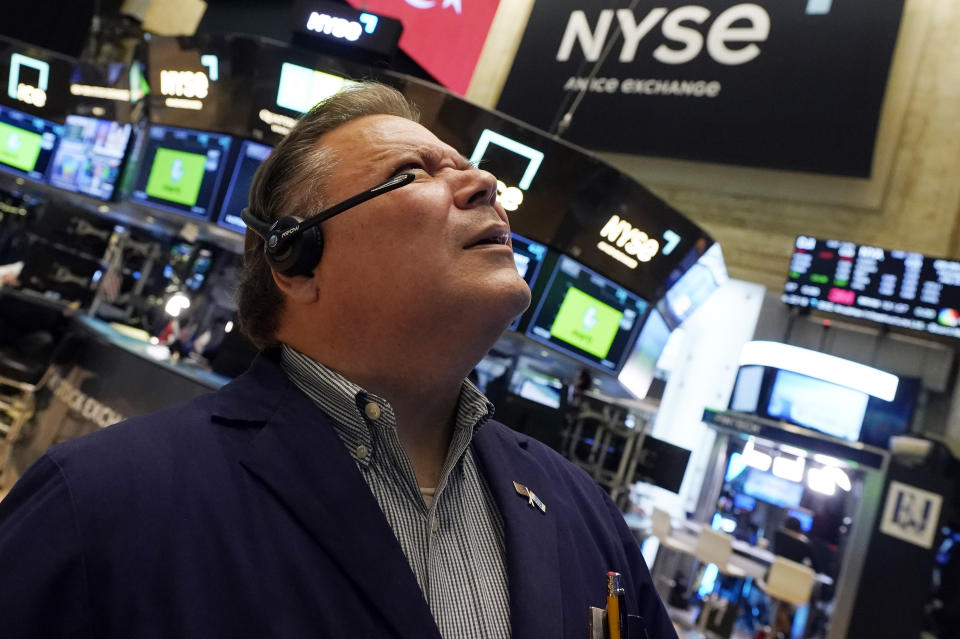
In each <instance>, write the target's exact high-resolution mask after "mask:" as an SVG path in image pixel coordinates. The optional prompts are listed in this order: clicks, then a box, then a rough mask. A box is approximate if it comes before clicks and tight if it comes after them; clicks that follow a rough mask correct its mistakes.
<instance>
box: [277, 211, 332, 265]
mask: <svg viewBox="0 0 960 639" xmlns="http://www.w3.org/2000/svg"><path fill="white" fill-rule="evenodd" d="M301 222H302V220H301V219H299V218H296V217H281V218H279V219H278V220H277V221H276V222H274V223H273V226H271V227H270V233H269V234H267V238H266V241H265V242H264V245H263V252H264V255H265V256H266V259H267V264H269V265H270V268H272V269H273V270H275V271H277V272H278V273H280V274H282V275H287V276H291V277H293V276H297V275H302V276H304V277H313V270H314V269H315V268H317V264H319V263H320V257H321V256H322V255H323V231H322V230H321V229H320V226H319V225H316V226H311V227H309V228H306V229H303V230H302V231H297V232H294V233H291V234H290V235H289V236H288V237H286V238H285V237H284V236H283V234H284V233H285V232H286V231H289V230H290V229H296V228H298V227H299V226H300V223H301Z"/></svg>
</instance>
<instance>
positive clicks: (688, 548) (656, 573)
mask: <svg viewBox="0 0 960 639" xmlns="http://www.w3.org/2000/svg"><path fill="white" fill-rule="evenodd" d="M650 520H651V534H652V536H654V537H656V538H657V541H659V542H660V550H659V551H657V557H656V559H654V560H653V565H652V566H651V567H650V575H651V577H653V581H654V584H655V585H657V586H658V590H659V591H660V596H661V598H663V600H664V601H668V600H669V592H670V591H671V589H673V587H674V586H675V585H676V581H675V578H671V577H670V576H669V575H670V573H671V572H673V570H672V568H678V567H679V562H680V559H677V561H675V562H673V563H674V565H673V566H672V568H671V567H668V568H667V572H666V574H661V573H663V572H664V563H665V562H664V559H665V558H664V554H663V553H664V551H675V552H678V553H681V554H682V555H689V556H691V557H693V556H695V555H696V548H694V547H693V546H692V545H691V544H688V543H686V542H683V541H680V540H679V539H677V538H675V537H674V536H673V535H671V526H670V513H668V512H667V511H665V510H663V509H660V508H656V507H654V509H653V512H652V513H651V514H650ZM688 583H689V582H688Z"/></svg>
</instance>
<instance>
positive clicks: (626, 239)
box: [600, 215, 660, 262]
mask: <svg viewBox="0 0 960 639" xmlns="http://www.w3.org/2000/svg"><path fill="white" fill-rule="evenodd" d="M600 236H601V237H602V238H604V239H606V240H610V241H611V242H612V243H613V244H614V245H615V246H616V247H617V248H618V249H623V251H624V252H626V254H627V255H629V256H632V257H635V258H637V259H638V260H640V261H641V262H649V261H650V260H652V259H653V257H654V256H655V255H656V254H657V252H658V251H659V250H660V242H658V241H657V240H655V239H653V238H651V237H650V236H648V235H647V234H646V233H644V232H643V231H641V230H640V229H638V228H634V227H633V225H632V224H630V222H628V221H626V220H624V219H622V218H621V217H620V216H619V215H611V216H610V219H609V220H607V223H606V224H605V225H604V227H603V229H601V230H600ZM608 246H609V245H608ZM611 248H612V247H611ZM601 250H603V249H601ZM605 252H606V251H605Z"/></svg>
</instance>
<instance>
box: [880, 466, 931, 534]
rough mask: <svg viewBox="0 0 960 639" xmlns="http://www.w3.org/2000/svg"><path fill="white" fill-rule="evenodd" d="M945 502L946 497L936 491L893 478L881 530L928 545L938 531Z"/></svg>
mask: <svg viewBox="0 0 960 639" xmlns="http://www.w3.org/2000/svg"><path fill="white" fill-rule="evenodd" d="M942 504H943V497H942V496H940V495H938V494H936V493H931V492H930V491H927V490H921V489H919V488H914V487H913V486H908V485H907V484H901V483H900V482H898V481H891V482H890V489H889V491H888V492H887V503H886V505H885V506H884V508H883V518H882V519H881V520H880V532H882V533H885V534H887V535H890V536H891V537H896V538H897V539H902V540H903V541H906V542H909V543H911V544H914V545H915V546H920V547H921V548H928V549H929V548H931V547H932V546H933V539H934V537H935V536H936V534H937V524H938V522H939V521H940V507H941V505H942Z"/></svg>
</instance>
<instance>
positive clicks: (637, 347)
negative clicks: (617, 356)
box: [617, 309, 670, 399]
mask: <svg viewBox="0 0 960 639" xmlns="http://www.w3.org/2000/svg"><path fill="white" fill-rule="evenodd" d="M669 339H670V327H669V326H667V323H666V322H665V321H664V320H663V315H661V314H660V312H659V311H657V310H656V309H653V310H651V311H650V313H649V314H648V315H647V319H646V320H645V321H644V322H643V328H641V329H640V335H639V336H638V337H637V341H636V343H635V344H634V345H633V350H632V351H631V352H630V356H629V357H628V358H627V361H626V363H625V364H624V365H623V369H622V370H621V371H620V374H619V375H618V376H617V381H619V382H620V383H621V384H622V385H623V387H624V388H626V389H627V390H628V391H630V392H631V393H633V395H634V396H636V397H637V398H638V399H643V398H644V397H646V396H647V392H648V391H649V390H650V383H651V382H652V381H653V375H654V373H655V371H656V368H657V360H658V359H659V358H660V353H662V352H663V349H664V347H665V346H666V345H667V340H669Z"/></svg>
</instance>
